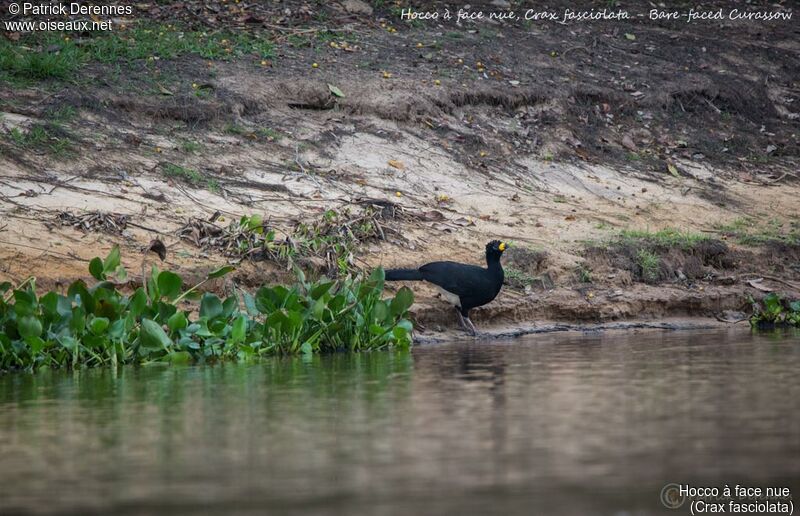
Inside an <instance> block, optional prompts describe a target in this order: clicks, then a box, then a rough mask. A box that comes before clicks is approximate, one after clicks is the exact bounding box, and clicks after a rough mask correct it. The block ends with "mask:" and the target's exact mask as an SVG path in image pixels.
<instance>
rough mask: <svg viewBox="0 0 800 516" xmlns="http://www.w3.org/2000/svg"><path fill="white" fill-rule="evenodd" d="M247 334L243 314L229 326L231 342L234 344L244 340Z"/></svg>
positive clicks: (245, 320)
mask: <svg viewBox="0 0 800 516" xmlns="http://www.w3.org/2000/svg"><path fill="white" fill-rule="evenodd" d="M246 335H247V317H245V316H244V315H240V316H239V317H237V318H236V320H235V321H233V326H232V327H231V342H232V343H234V344H239V343H242V342H244V339H245V337H246Z"/></svg>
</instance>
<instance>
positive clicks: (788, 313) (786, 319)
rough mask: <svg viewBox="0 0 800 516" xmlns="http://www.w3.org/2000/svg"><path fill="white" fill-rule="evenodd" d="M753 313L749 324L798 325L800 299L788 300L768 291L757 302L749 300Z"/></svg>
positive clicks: (755, 325) (756, 325)
mask: <svg viewBox="0 0 800 516" xmlns="http://www.w3.org/2000/svg"><path fill="white" fill-rule="evenodd" d="M750 302H751V304H752V306H753V315H752V316H750V325H751V326H753V327H759V326H773V325H776V326H800V300H795V301H790V300H787V299H784V298H782V297H781V296H779V295H778V294H776V293H775V292H770V293H769V294H767V295H766V296H764V299H763V300H762V301H761V302H760V303H759V302H757V301H755V300H754V299H751V300H750Z"/></svg>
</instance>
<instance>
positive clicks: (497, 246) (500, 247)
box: [486, 240, 508, 259]
mask: <svg viewBox="0 0 800 516" xmlns="http://www.w3.org/2000/svg"><path fill="white" fill-rule="evenodd" d="M507 247H508V244H507V243H505V242H501V241H500V240H492V241H491V242H489V243H488V244H486V258H493V257H496V258H498V259H499V258H500V256H502V255H503V251H505V250H506V248H507Z"/></svg>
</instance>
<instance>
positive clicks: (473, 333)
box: [465, 317, 478, 337]
mask: <svg viewBox="0 0 800 516" xmlns="http://www.w3.org/2000/svg"><path fill="white" fill-rule="evenodd" d="M465 320H466V321H467V324H468V325H469V329H470V333H471V334H472V336H473V337H474V336H476V335H477V334H478V330H477V329H475V325H474V324H472V320H470V318H469V317H466V318H465Z"/></svg>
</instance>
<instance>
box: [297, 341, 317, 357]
mask: <svg viewBox="0 0 800 516" xmlns="http://www.w3.org/2000/svg"><path fill="white" fill-rule="evenodd" d="M313 352H314V348H313V347H312V346H311V343H310V342H303V345H302V346H300V353H302V354H304V355H310V354H311V353H313Z"/></svg>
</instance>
